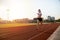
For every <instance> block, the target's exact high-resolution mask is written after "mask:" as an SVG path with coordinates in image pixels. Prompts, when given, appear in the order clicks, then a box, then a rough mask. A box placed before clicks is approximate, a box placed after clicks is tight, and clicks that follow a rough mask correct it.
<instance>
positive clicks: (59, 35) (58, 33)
mask: <svg viewBox="0 0 60 40" xmlns="http://www.w3.org/2000/svg"><path fill="white" fill-rule="evenodd" d="M58 39H60V26H59V27H58V28H57V29H56V30H55V32H53V34H52V35H51V36H50V37H49V38H48V39H47V40H58Z"/></svg>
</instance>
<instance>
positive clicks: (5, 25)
mask: <svg viewBox="0 0 60 40" xmlns="http://www.w3.org/2000/svg"><path fill="white" fill-rule="evenodd" d="M29 25H36V23H9V24H0V28H8V27H18V26H20V27H21V26H29Z"/></svg>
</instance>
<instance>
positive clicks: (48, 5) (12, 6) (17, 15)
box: [0, 0, 60, 20]
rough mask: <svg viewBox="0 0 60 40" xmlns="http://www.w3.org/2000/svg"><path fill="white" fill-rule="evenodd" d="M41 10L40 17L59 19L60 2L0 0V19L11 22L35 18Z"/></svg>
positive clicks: (55, 0) (46, 0) (52, 0)
mask: <svg viewBox="0 0 60 40" xmlns="http://www.w3.org/2000/svg"><path fill="white" fill-rule="evenodd" d="M38 9H41V11H42V17H43V18H44V19H46V18H47V16H49V15H50V16H54V17H55V18H56V19H58V18H60V0H0V17H1V18H3V19H8V17H9V20H13V19H21V18H30V19H32V18H35V17H37V10H38Z"/></svg>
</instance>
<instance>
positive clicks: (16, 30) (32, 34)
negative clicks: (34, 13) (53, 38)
mask: <svg viewBox="0 0 60 40" xmlns="http://www.w3.org/2000/svg"><path fill="white" fill-rule="evenodd" d="M59 25H60V24H59V23H54V24H53V23H52V24H43V25H39V26H40V28H39V30H37V29H36V25H30V26H24V27H11V28H0V40H46V39H47V38H48V37H49V36H50V35H51V34H52V33H53V32H54V31H55V30H56V28H57V27H58V26H59Z"/></svg>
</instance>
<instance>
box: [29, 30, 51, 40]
mask: <svg viewBox="0 0 60 40" xmlns="http://www.w3.org/2000/svg"><path fill="white" fill-rule="evenodd" d="M49 30H50V29H48V30H46V31H44V32H42V33H39V34H37V35H35V36H33V37H31V38H29V39H28V40H32V39H34V38H36V37H38V36H39V35H41V34H43V33H45V32H47V31H49Z"/></svg>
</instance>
